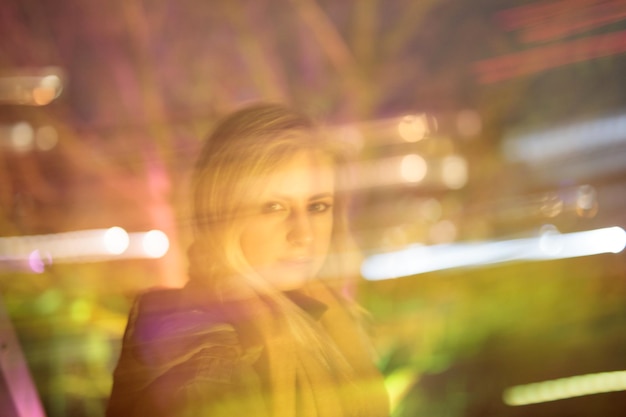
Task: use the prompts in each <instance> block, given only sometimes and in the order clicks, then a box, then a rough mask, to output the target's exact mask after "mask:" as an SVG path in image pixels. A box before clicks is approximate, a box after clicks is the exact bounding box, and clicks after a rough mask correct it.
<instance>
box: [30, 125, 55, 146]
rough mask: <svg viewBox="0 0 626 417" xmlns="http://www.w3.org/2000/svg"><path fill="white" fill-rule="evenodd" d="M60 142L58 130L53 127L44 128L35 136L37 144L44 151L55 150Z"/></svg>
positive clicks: (38, 130)
mask: <svg viewBox="0 0 626 417" xmlns="http://www.w3.org/2000/svg"><path fill="white" fill-rule="evenodd" d="M58 140H59V138H58V135H57V130H56V129H55V128H54V127H52V126H42V127H40V128H39V129H37V133H36V134H35V144H36V145H37V148H38V149H39V150H42V151H49V150H50V149H52V148H54V147H55V146H56V144H57V142H58Z"/></svg>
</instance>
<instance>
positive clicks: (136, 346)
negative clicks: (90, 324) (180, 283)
mask: <svg viewBox="0 0 626 417" xmlns="http://www.w3.org/2000/svg"><path fill="white" fill-rule="evenodd" d="M128 326H129V328H128V329H127V335H126V337H125V338H126V339H127V340H126V341H127V342H130V344H131V345H132V349H133V355H134V356H135V357H136V359H138V360H139V361H140V362H142V363H144V364H145V365H149V366H156V367H159V366H165V365H168V364H169V365H173V362H174V363H175V362H179V361H180V362H184V361H187V360H189V359H191V358H192V357H197V356H202V357H205V358H206V357H216V358H221V359H228V360H237V359H238V358H241V356H242V354H243V349H242V346H241V343H240V339H239V335H238V333H237V330H236V329H235V327H234V326H233V324H232V323H230V322H229V318H228V315H227V314H225V313H224V309H223V307H222V306H220V305H219V304H218V303H211V302H206V303H202V304H200V303H197V302H194V301H193V297H191V298H190V297H189V294H188V293H187V291H186V290H185V289H151V290H149V291H146V292H143V293H141V294H139V295H138V296H137V297H136V299H135V302H134V305H133V307H132V310H131V314H130V317H129V324H128ZM128 339H130V340H128Z"/></svg>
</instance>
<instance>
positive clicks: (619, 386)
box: [502, 371, 626, 406]
mask: <svg viewBox="0 0 626 417" xmlns="http://www.w3.org/2000/svg"><path fill="white" fill-rule="evenodd" d="M623 390H626V371H613V372H601V373H597V374H588V375H577V376H572V377H568V378H559V379H553V380H550V381H543V382H535V383H532V384H525V385H517V386H514V387H511V388H507V389H506V390H504V392H503V394H502V400H503V401H504V403H505V404H507V405H510V406H520V405H528V404H538V403H543V402H548V401H556V400H563V399H566V398H572V397H582V396H584V395H592V394H601V393H604V392H615V391H623Z"/></svg>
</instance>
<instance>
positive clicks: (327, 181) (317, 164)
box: [253, 151, 335, 199]
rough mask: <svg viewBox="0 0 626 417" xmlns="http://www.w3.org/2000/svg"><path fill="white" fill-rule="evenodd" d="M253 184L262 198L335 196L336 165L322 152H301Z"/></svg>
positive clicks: (255, 180)
mask: <svg viewBox="0 0 626 417" xmlns="http://www.w3.org/2000/svg"><path fill="white" fill-rule="evenodd" d="M253 183H255V186H256V187H258V188H257V190H258V191H259V192H260V194H261V196H262V197H272V196H276V197H284V198H293V199H297V198H304V199H308V198H311V197H314V196H318V195H333V194H334V192H335V174H334V164H333V161H332V159H331V158H330V157H329V156H327V155H324V154H322V153H319V152H310V151H301V152H298V153H296V154H294V155H292V156H290V157H288V158H286V159H285V160H284V161H283V162H282V163H281V164H279V165H277V166H276V168H275V169H273V170H272V171H271V172H269V173H268V174H267V175H263V176H262V177H260V178H255V179H253Z"/></svg>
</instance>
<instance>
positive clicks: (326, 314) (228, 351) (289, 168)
mask: <svg viewBox="0 0 626 417" xmlns="http://www.w3.org/2000/svg"><path fill="white" fill-rule="evenodd" d="M342 155H343V154H342V152H341V151H340V149H339V148H338V147H337V146H336V144H335V143H333V142H332V141H329V140H328V139H327V138H326V137H325V136H324V135H322V134H320V132H319V131H318V130H317V129H316V128H315V126H314V125H313V124H312V123H311V121H310V120H309V119H307V118H306V117H304V116H302V115H300V114H298V113H295V112H293V111H291V110H289V109H287V108H285V107H283V106H280V105H275V104H257V105H253V106H250V107H247V108H244V109H242V110H240V111H238V112H235V113H234V114H232V115H230V116H229V117H227V118H226V119H225V120H223V121H222V122H221V123H219V124H218V126H217V128H216V129H215V131H214V133H213V134H212V135H211V136H210V137H209V140H208V141H207V142H206V144H205V145H204V148H203V149H202V151H201V154H200V157H199V159H198V162H197V164H196V167H195V175H194V183H193V198H194V200H193V204H194V216H195V230H194V232H195V242H194V243H193V245H192V247H191V249H190V252H189V255H190V257H189V258H190V279H189V282H188V284H187V285H186V287H185V288H183V289H180V290H173V289H172V290H161V291H153V292H148V293H146V294H144V295H142V296H140V297H139V298H138V299H137V300H136V302H135V304H134V306H133V308H132V311H131V314H130V318H129V324H128V327H127V329H126V333H125V335H124V343H123V347H122V353H121V356H120V360H119V363H118V366H117V368H116V370H115V373H114V384H113V391H112V395H111V399H110V402H109V406H108V409H107V415H108V416H110V417H113V416H239V415H241V416H244V415H245V416H271V417H282V416H284V417H295V416H307V417H308V416H311V417H342V416H359V417H360V416H364V417H366V416H372V417H373V416H376V417H379V416H385V415H388V413H389V411H388V403H387V395H386V392H385V390H384V387H383V384H382V377H381V375H380V373H379V372H378V370H377V369H376V368H375V366H374V365H373V359H372V355H371V350H370V349H369V347H368V346H369V345H368V342H367V338H366V337H365V336H364V333H363V332H362V330H361V327H360V326H359V321H358V319H357V318H358V315H357V314H356V313H355V312H356V311H357V310H356V309H355V308H354V306H353V305H352V304H351V303H350V302H349V301H348V300H346V299H345V298H344V297H342V296H340V295H339V294H340V292H339V291H337V290H338V289H339V288H340V287H341V283H342V278H346V277H347V276H348V274H349V273H350V270H349V269H346V268H345V267H346V263H345V262H342V261H345V259H346V258H349V255H350V254H351V250H350V245H349V242H350V240H349V234H348V230H347V225H346V219H345V211H346V191H347V187H346V186H345V185H344V181H343V179H342V176H341V175H340V173H341V172H345V170H339V169H338V168H339V167H341V166H342V164H343V156H342Z"/></svg>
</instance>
